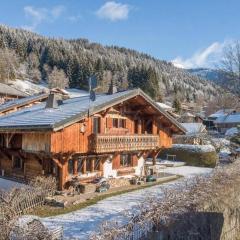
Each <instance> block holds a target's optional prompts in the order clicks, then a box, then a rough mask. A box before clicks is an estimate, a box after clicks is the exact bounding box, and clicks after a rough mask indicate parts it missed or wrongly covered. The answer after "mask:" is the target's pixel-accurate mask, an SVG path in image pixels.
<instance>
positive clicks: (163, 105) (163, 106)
mask: <svg viewBox="0 0 240 240" xmlns="http://www.w3.org/2000/svg"><path fill="white" fill-rule="evenodd" d="M156 103H157V104H158V105H159V106H160V107H161V108H163V109H164V110H172V109H173V108H172V107H171V106H169V105H167V104H165V103H162V102H156Z"/></svg>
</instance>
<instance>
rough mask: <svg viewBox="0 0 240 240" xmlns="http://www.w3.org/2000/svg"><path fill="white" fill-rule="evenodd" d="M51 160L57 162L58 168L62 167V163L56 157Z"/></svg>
mask: <svg viewBox="0 0 240 240" xmlns="http://www.w3.org/2000/svg"><path fill="white" fill-rule="evenodd" d="M52 160H53V161H54V162H55V163H56V164H57V166H58V167H59V168H62V163H60V161H59V160H58V159H57V158H52Z"/></svg>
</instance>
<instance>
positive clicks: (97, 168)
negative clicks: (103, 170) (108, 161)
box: [94, 158, 101, 171]
mask: <svg viewBox="0 0 240 240" xmlns="http://www.w3.org/2000/svg"><path fill="white" fill-rule="evenodd" d="M100 161H101V159H100V158H96V159H95V162H94V170H98V171H99V170H100Z"/></svg>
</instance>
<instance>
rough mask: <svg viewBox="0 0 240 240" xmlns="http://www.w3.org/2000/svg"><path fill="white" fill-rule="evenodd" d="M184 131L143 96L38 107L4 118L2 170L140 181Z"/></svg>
mask: <svg viewBox="0 0 240 240" xmlns="http://www.w3.org/2000/svg"><path fill="white" fill-rule="evenodd" d="M183 133H185V129H184V127H182V125H180V124H179V123H178V122H177V121H176V120H175V119H174V118H173V117H171V116H170V115H169V114H168V113H166V112H165V111H164V110H163V109H162V108H160V107H159V106H158V105H157V104H156V103H155V102H154V101H153V100H152V99H151V98H150V97H148V96H147V95H146V94H144V93H143V92H142V91H141V90H139V89H136V90H129V91H125V92H118V93H113V94H102V95H97V98H96V101H94V102H90V101H89V96H82V97H77V98H72V99H67V100H61V99H60V98H59V95H58V96H57V95H56V94H50V95H49V97H48V99H47V102H46V103H39V104H37V105H33V106H31V107H29V108H24V109H21V110H18V111H16V112H13V113H10V114H8V115H6V116H2V117H0V147H1V148H0V149H1V152H0V154H1V158H0V159H1V161H0V169H1V170H2V173H4V174H5V175H8V176H12V177H16V178H25V179H29V178H32V177H35V176H37V175H49V174H50V175H54V176H56V178H57V180H58V183H59V188H60V189H63V188H64V185H65V183H66V182H67V181H68V180H70V179H71V178H72V177H73V176H78V177H80V178H81V179H83V180H84V179H89V178H93V177H96V176H104V177H117V176H123V175H129V174H138V175H141V173H142V172H143V165H144V158H143V157H147V156H151V157H152V158H153V163H155V161H156V157H157V155H158V153H159V151H160V150H161V149H162V148H168V147H171V145H172V134H183Z"/></svg>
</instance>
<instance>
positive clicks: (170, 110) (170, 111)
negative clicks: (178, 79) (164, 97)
mask: <svg viewBox="0 0 240 240" xmlns="http://www.w3.org/2000/svg"><path fill="white" fill-rule="evenodd" d="M156 103H157V104H158V105H159V107H161V108H162V109H163V110H165V111H166V112H167V113H168V114H170V115H171V116H172V117H174V118H175V119H179V118H180V115H178V114H177V113H175V109H174V108H173V107H171V106H170V105H168V104H166V103H162V102H156Z"/></svg>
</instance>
